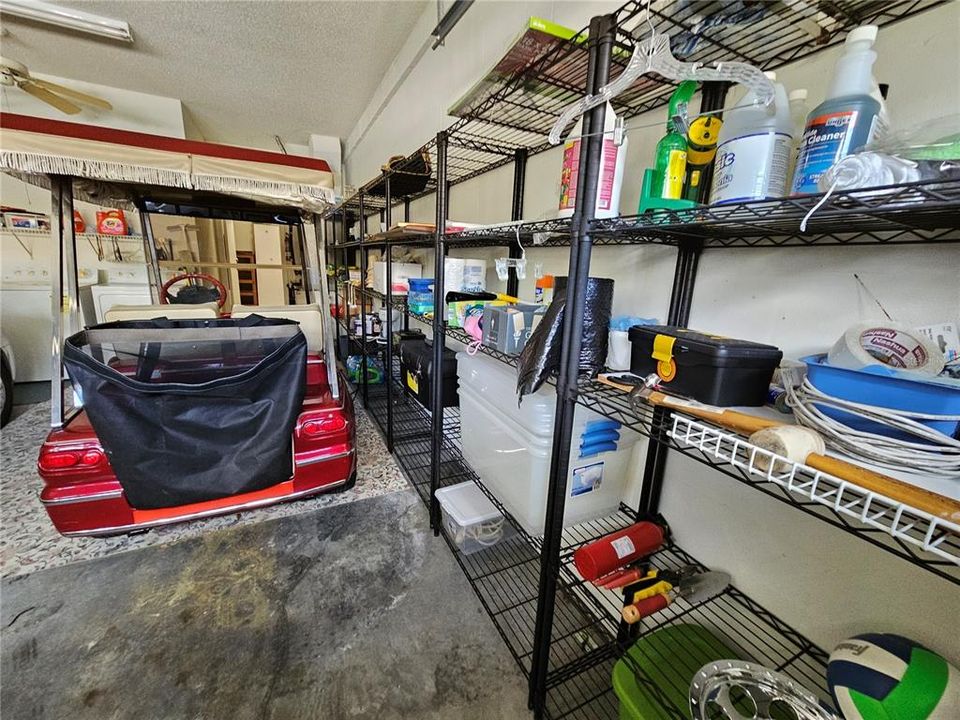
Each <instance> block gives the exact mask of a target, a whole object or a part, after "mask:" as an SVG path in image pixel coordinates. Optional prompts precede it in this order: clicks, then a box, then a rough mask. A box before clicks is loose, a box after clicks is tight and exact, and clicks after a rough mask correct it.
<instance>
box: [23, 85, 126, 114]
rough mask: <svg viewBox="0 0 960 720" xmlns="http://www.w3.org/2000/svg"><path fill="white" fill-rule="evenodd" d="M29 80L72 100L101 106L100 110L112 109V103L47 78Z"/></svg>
mask: <svg viewBox="0 0 960 720" xmlns="http://www.w3.org/2000/svg"><path fill="white" fill-rule="evenodd" d="M30 82H32V83H33V84H34V85H39V86H40V87H42V88H46V89H47V90H50V91H52V92H55V93H56V94H57V95H63V96H65V97H68V98H73V99H74V100H78V101H79V102H82V103H84V104H86V105H93V106H94V107H98V108H101V109H102V110H113V105H111V104H110V103H108V102H107V101H106V100H103V99H101V98H98V97H96V96H94V95H87V94H86V93H83V92H80V91H79V90H72V89H70V88H68V87H64V86H63V85H57V84H56V83H52V82H50V81H48V80H39V79H38V78H34V77H32V78H30Z"/></svg>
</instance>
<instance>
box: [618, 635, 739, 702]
mask: <svg viewBox="0 0 960 720" xmlns="http://www.w3.org/2000/svg"><path fill="white" fill-rule="evenodd" d="M627 655H628V656H630V660H631V661H632V663H633V665H635V666H637V667H639V668H640V669H641V670H643V672H644V673H646V675H647V677H648V678H650V680H651V681H652V682H653V684H654V685H656V686H657V687H658V688H659V689H660V692H661V693H662V694H663V695H664V696H665V697H666V698H667V700H669V702H670V703H671V704H672V705H673V706H674V707H675V708H677V709H678V710H681V711H683V712H686V708H687V707H688V706H689V702H690V701H689V690H690V682H691V681H692V680H693V676H694V675H696V674H697V672H698V671H699V670H700V668H702V667H703V666H704V665H706V664H707V663H709V662H713V661H715V660H732V659H739V657H740V654H739V653H736V652H734V651H733V650H731V649H730V648H729V647H727V646H726V645H725V644H724V643H722V642H721V641H720V640H719V639H717V637H716V636H715V635H714V634H713V633H712V632H710V631H709V630H707V629H706V628H704V627H700V626H699V625H683V624H681V625H671V626H668V627H665V628H661V629H659V630H655V631H653V632H652V633H650V634H648V635H644V636H643V637H641V638H640V639H639V640H637V641H636V642H635V643H634V644H633V645H631V646H630V649H629V650H627ZM613 691H614V692H615V693H616V694H617V698H618V699H619V700H620V720H671V719H672V718H674V717H675V716H676V713H673V712H670V711H668V710H667V709H665V708H664V707H663V704H662V703H661V702H660V701H659V700H658V699H657V698H656V696H654V695H653V694H652V693H651V692H650V691H649V690H648V689H647V688H646V687H645V686H644V685H643V684H642V683H640V682H638V681H637V675H636V673H635V672H634V670H633V667H631V665H630V664H628V661H627V660H626V659H625V658H621V659H620V660H618V661H617V663H616V664H615V665H614V666H613Z"/></svg>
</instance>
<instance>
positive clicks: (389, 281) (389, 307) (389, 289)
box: [374, 175, 393, 454]
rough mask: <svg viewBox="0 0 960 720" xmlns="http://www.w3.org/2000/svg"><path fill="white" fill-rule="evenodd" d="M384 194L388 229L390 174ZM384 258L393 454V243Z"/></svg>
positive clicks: (389, 436)
mask: <svg viewBox="0 0 960 720" xmlns="http://www.w3.org/2000/svg"><path fill="white" fill-rule="evenodd" d="M383 194H384V200H385V205H384V208H383V223H384V225H385V226H386V228H387V229H389V228H390V225H391V216H392V214H393V208H392V207H391V202H392V198H391V197H390V175H386V176H385V177H384V180H383ZM383 259H384V262H385V263H386V268H385V274H386V285H387V286H386V287H385V288H384V290H385V294H384V302H383V311H384V313H385V314H386V317H385V318H384V322H385V323H386V328H387V347H386V365H387V367H386V373H384V382H386V384H387V452H388V453H390V454H393V245H391V244H390V243H387V245H386V247H385V248H384V251H383ZM374 290H376V288H374Z"/></svg>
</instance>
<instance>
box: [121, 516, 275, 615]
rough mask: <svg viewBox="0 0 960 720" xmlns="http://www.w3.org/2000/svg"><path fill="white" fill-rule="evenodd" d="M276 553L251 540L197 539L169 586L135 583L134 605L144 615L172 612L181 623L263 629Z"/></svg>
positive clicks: (218, 537)
mask: <svg viewBox="0 0 960 720" xmlns="http://www.w3.org/2000/svg"><path fill="white" fill-rule="evenodd" d="M277 577H278V568H277V563H276V557H275V556H274V554H273V553H272V552H270V549H269V548H267V547H259V546H258V544H256V543H243V544H239V545H238V544H234V543H230V542H229V541H228V537H227V536H225V535H223V534H221V533H215V534H212V535H207V536H205V537H203V538H202V540H201V542H200V543H199V546H198V548H197V550H196V551H195V552H194V553H193V554H192V555H191V556H190V558H189V562H186V563H184V565H183V567H182V569H181V570H180V571H179V573H178V575H177V577H176V578H175V580H174V581H173V583H172V584H163V585H152V584H151V585H146V584H143V583H138V584H137V587H136V596H135V599H134V607H135V608H136V611H137V612H139V613H143V614H145V615H147V616H151V615H163V616H167V615H168V614H169V613H170V612H171V611H172V610H176V617H177V620H178V621H179V622H180V624H182V625H184V626H188V625H190V624H191V623H202V624H204V625H208V626H212V627H215V628H220V629H229V628H241V627H242V628H247V629H250V630H253V629H265V628H266V627H268V626H269V625H270V624H271V622H272V619H271V614H272V613H271V605H272V603H271V595H272V594H273V593H272V589H273V586H274V584H275V583H276V582H277Z"/></svg>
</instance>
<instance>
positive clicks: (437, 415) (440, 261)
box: [430, 131, 450, 535]
mask: <svg viewBox="0 0 960 720" xmlns="http://www.w3.org/2000/svg"><path fill="white" fill-rule="evenodd" d="M449 189H450V186H449V185H448V183H447V133H446V132H444V131H441V132H439V133H437V198H436V199H437V223H436V230H435V235H434V238H435V242H434V263H433V267H434V273H433V363H432V368H431V374H432V380H431V382H432V383H433V384H432V385H431V393H430V395H431V405H432V406H433V409H432V411H431V420H432V422H431V433H432V442H431V443H430V453H431V457H430V527H432V528H433V533H434V535H439V534H440V502H439V501H438V500H437V488H439V487H440V462H441V460H440V453H441V445H442V438H443V349H444V340H445V335H444V325H443V314H444V313H443V310H444V297H443V272H444V259H445V255H446V250H445V247H446V243H445V242H444V230H445V228H446V224H447V208H448V205H449V195H448V193H449Z"/></svg>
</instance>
